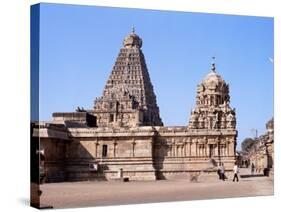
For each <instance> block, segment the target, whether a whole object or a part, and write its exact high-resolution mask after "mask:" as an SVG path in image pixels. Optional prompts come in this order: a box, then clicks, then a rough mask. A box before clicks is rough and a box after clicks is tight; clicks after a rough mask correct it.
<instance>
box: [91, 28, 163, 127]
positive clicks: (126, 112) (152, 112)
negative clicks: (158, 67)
mask: <svg viewBox="0 0 281 212" xmlns="http://www.w3.org/2000/svg"><path fill="white" fill-rule="evenodd" d="M123 45H124V46H123V47H122V48H121V49H120V52H119V54H118V57H117V59H116V62H115V64H114V66H113V69H112V72H111V74H110V76H109V79H108V80H107V82H106V85H105V88H104V91H103V95H102V96H101V97H99V98H97V99H96V100H95V106H94V111H93V113H94V114H95V115H96V116H97V123H98V126H100V127H106V126H117V127H134V126H162V125H163V123H162V121H161V118H160V115H159V108H158V106H157V103H156V96H155V94H154V91H153V86H152V84H151V81H150V77H149V73H148V70H147V66H146V62H145V58H144V55H143V53H142V50H141V47H142V40H141V38H140V37H139V36H138V35H136V34H135V32H134V31H133V32H132V33H131V34H129V35H128V36H127V37H126V38H125V39H124V42H123Z"/></svg>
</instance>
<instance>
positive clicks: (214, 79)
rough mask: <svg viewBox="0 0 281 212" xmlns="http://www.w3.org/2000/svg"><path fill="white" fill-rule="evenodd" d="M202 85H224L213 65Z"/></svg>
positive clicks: (213, 64)
mask: <svg viewBox="0 0 281 212" xmlns="http://www.w3.org/2000/svg"><path fill="white" fill-rule="evenodd" d="M202 83H203V84H204V85H213V84H216V85H218V84H225V81H224V80H223V79H222V77H221V76H220V75H219V74H218V73H217V72H216V67H215V63H212V69H211V72H210V73H209V74H207V76H206V77H205V78H204V80H203V82H202Z"/></svg>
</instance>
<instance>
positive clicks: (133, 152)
mask: <svg viewBox="0 0 281 212" xmlns="http://www.w3.org/2000/svg"><path fill="white" fill-rule="evenodd" d="M135 146H136V142H135V139H133V141H132V157H135ZM151 148H152V147H151Z"/></svg>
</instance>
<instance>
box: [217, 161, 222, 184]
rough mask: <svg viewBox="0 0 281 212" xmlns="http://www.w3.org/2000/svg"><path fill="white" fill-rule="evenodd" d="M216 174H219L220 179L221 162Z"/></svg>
mask: <svg viewBox="0 0 281 212" xmlns="http://www.w3.org/2000/svg"><path fill="white" fill-rule="evenodd" d="M217 173H218V176H219V180H221V164H220V165H219V166H218V171H217Z"/></svg>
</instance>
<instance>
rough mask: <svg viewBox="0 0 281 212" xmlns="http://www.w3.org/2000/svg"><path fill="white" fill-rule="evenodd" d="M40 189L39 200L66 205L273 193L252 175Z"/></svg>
mask: <svg viewBox="0 0 281 212" xmlns="http://www.w3.org/2000/svg"><path fill="white" fill-rule="evenodd" d="M244 172H245V170H244ZM241 174H242V173H241ZM41 189H42V191H43V194H42V196H41V204H44V205H52V206H53V207H54V208H65V207H87V206H102V205H120V204H137V203H153V202H167V201H186V200H199V199H215V198H230V197H246V196H264V195H273V180H272V179H271V178H269V177H260V176H253V177H248V178H240V181H239V182H238V183H236V182H235V183H234V182H232V181H231V180H226V181H224V182H223V181H219V180H218V181H214V182H198V183H191V182H189V181H188V180H161V181H149V182H147V181H146V182H112V181H110V182H73V183H51V184H43V185H42V186H41Z"/></svg>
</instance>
